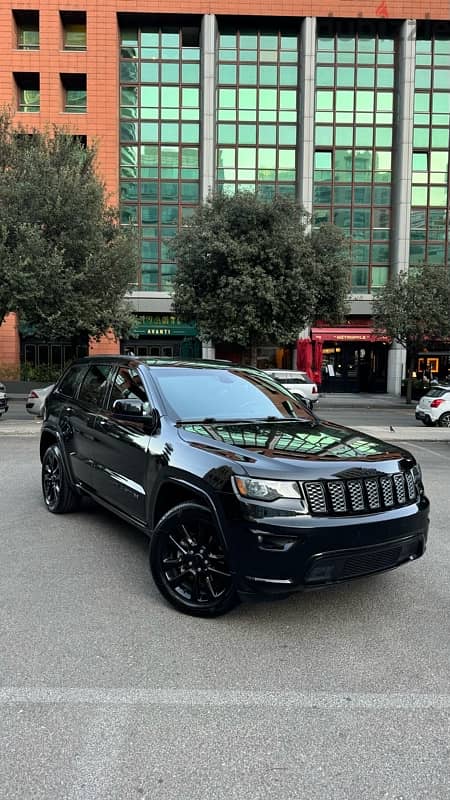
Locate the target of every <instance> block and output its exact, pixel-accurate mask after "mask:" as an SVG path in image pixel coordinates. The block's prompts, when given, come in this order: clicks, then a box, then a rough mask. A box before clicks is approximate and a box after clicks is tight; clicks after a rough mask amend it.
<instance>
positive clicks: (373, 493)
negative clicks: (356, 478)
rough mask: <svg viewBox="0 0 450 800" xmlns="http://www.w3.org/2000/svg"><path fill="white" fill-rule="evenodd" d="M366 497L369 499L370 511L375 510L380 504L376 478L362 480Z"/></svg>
mask: <svg viewBox="0 0 450 800" xmlns="http://www.w3.org/2000/svg"><path fill="white" fill-rule="evenodd" d="M364 484H365V487H366V492H367V499H368V501H369V508H370V510H371V511H377V510H378V509H379V508H380V506H381V501H380V489H379V486H378V481H377V479H376V478H367V479H366V480H365V481H364Z"/></svg>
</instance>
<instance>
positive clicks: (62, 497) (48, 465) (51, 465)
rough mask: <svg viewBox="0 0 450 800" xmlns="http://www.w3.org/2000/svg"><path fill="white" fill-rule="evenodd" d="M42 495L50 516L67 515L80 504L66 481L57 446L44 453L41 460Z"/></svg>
mask: <svg viewBox="0 0 450 800" xmlns="http://www.w3.org/2000/svg"><path fill="white" fill-rule="evenodd" d="M42 494H43V495H44V502H45V505H46V506H47V508H48V510H49V511H51V513H52V514H67V513H68V512H69V511H74V510H75V509H76V508H77V507H78V506H79V504H80V499H81V498H80V496H79V495H78V494H77V493H76V492H75V491H74V490H73V489H72V487H71V485H70V483H69V482H68V480H67V476H66V472H65V469H64V463H63V460H62V455H61V450H60V449H59V447H58V445H57V444H53V445H51V447H49V448H48V450H46V451H45V454H44V458H43V459H42Z"/></svg>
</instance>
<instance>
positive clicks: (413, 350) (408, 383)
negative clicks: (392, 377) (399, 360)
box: [406, 347, 418, 405]
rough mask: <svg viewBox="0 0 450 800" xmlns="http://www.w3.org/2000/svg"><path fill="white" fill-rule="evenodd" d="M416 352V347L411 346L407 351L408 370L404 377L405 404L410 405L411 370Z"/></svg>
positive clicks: (412, 370) (412, 369)
mask: <svg viewBox="0 0 450 800" xmlns="http://www.w3.org/2000/svg"><path fill="white" fill-rule="evenodd" d="M417 352H418V347H413V348H411V349H410V350H409V352H408V356H407V358H408V362H409V363H408V372H407V378H406V403H407V405H411V403H412V382H413V372H414V365H415V360H416V355H417Z"/></svg>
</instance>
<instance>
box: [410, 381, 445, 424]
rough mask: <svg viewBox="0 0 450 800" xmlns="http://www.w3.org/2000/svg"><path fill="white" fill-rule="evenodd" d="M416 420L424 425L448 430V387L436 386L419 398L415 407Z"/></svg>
mask: <svg viewBox="0 0 450 800" xmlns="http://www.w3.org/2000/svg"><path fill="white" fill-rule="evenodd" d="M416 419H419V420H420V421H421V422H423V424H424V425H436V424H438V425H440V427H441V428H450V386H444V385H440V384H438V385H437V386H433V388H432V389H430V391H429V392H427V394H425V395H424V396H423V397H421V398H420V400H419V402H418V404H417V406H416Z"/></svg>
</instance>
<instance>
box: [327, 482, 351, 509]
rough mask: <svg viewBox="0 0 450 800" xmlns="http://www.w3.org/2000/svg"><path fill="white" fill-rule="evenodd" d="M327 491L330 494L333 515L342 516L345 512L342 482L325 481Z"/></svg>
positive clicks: (345, 505)
mask: <svg viewBox="0 0 450 800" xmlns="http://www.w3.org/2000/svg"><path fill="white" fill-rule="evenodd" d="M327 489H328V491H329V493H330V498H331V506H332V508H333V509H334V513H335V514H343V513H344V511H347V500H346V498H345V486H344V482H343V481H327Z"/></svg>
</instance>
